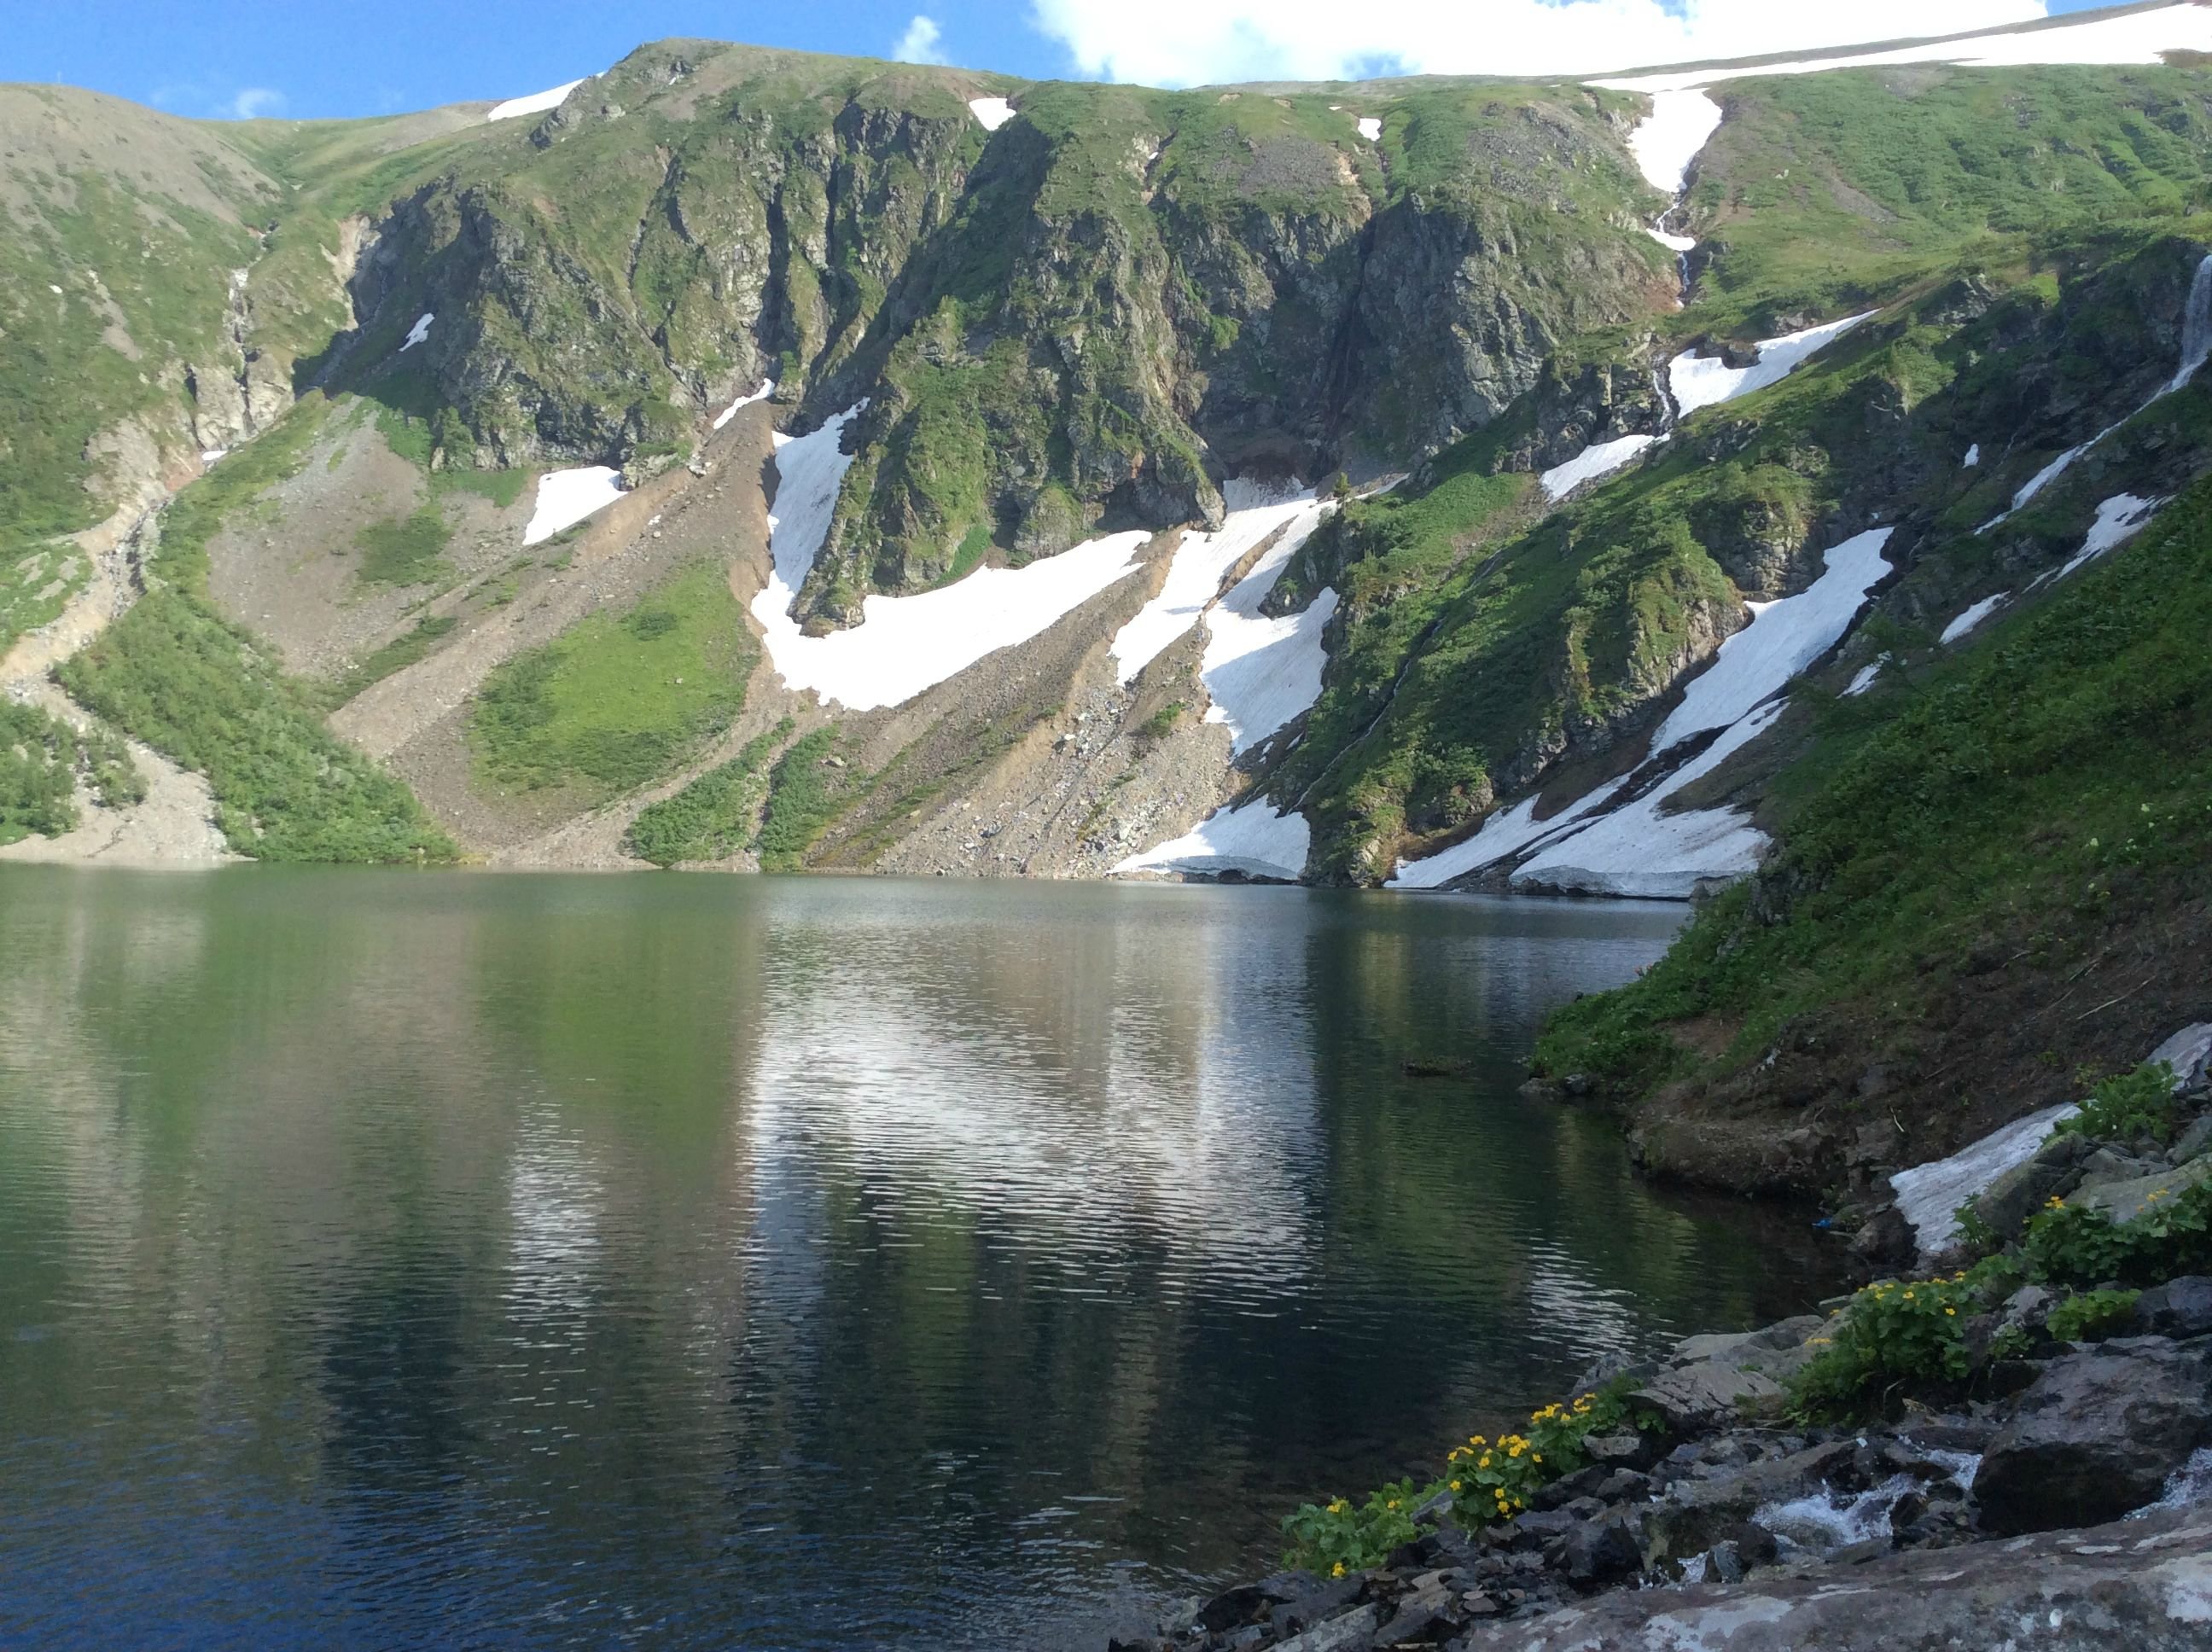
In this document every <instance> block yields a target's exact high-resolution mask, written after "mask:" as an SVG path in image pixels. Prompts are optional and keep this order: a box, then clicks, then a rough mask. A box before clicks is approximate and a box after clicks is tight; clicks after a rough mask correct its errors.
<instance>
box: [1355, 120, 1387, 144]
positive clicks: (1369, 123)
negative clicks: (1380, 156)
mask: <svg viewBox="0 0 2212 1652" xmlns="http://www.w3.org/2000/svg"><path fill="white" fill-rule="evenodd" d="M1359 135H1360V137H1364V138H1365V139H1366V140H1367V141H1368V142H1369V143H1381V142H1382V141H1383V123H1382V122H1381V121H1379V120H1377V119H1376V118H1375V117H1373V116H1372V115H1364V116H1362V117H1361V118H1360V121H1359Z"/></svg>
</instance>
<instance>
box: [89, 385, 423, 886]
mask: <svg viewBox="0 0 2212 1652" xmlns="http://www.w3.org/2000/svg"><path fill="white" fill-rule="evenodd" d="M324 410H325V404H323V403H322V402H321V401H320V400H319V399H317V400H314V401H311V402H307V403H302V404H301V406H300V407H299V408H298V409H296V410H295V411H294V412H293V414H292V415H291V416H289V417H288V418H287V419H286V420H285V421H284V422H283V423H282V424H280V425H279V426H278V427H277V428H275V429H274V430H271V431H270V432H269V433H267V434H265V435H264V436H263V437H262V438H261V439H260V440H258V441H256V442H254V443H253V444H252V446H248V447H246V448H245V449H243V450H241V451H240V452H237V453H235V454H233V455H232V456H231V457H230V458H229V459H226V460H225V461H224V462H223V463H222V465H218V466H217V467H216V469H215V470H214V471H210V473H209V474H208V475H207V476H205V477H202V478H201V479H200V480H199V481H197V482H196V483H193V484H192V485H191V487H189V488H187V489H185V490H184V492H182V493H181V494H179V495H177V497H176V499H175V500H174V501H172V503H171V504H170V506H169V508H168V509H167V511H166V512H165V513H163V515H162V518H161V550H160V551H159V553H158V555H157V556H155V559H154V562H153V566H152V568H151V569H150V570H149V578H150V582H151V583H152V588H151V589H149V591H148V592H147V593H146V594H145V595H144V596H143V597H142V598H139V600H138V602H137V604H135V605H134V606H133V607H132V608H131V610H130V611H129V612H128V613H126V614H125V615H124V616H123V617H122V618H121V619H119V620H118V621H117V622H116V623H114V624H113V625H112V626H110V627H109V628H108V629H107V630H106V632H105V633H103V634H102V635H100V638H99V639H98V640H97V641H94V643H93V644H92V645H91V646H90V647H88V648H86V649H85V650H84V651H83V652H82V653H79V654H78V655H77V656H76V658H75V659H71V660H70V661H69V662H68V663H67V664H66V665H64V666H63V667H62V668H61V670H60V671H58V672H57V673H56V676H57V677H58V679H59V681H60V682H61V683H62V685H63V686H64V688H66V689H69V691H70V693H71V694H72V695H76V698H77V699H78V700H79V701H81V702H82V703H83V704H84V705H86V706H88V707H89V708H91V709H93V710H94V711H95V712H97V713H99V714H100V715H101V716H102V717H104V718H106V720H108V721H110V722H111V723H113V724H114V725H115V726H117V727H118V728H121V729H124V730H125V731H126V732H129V733H131V735H133V736H135V737H136V738H138V739H141V740H143V741H144V742H145V743H146V744H148V745H149V746H152V747H153V748H154V749H155V750H157V751H160V752H161V753H163V754H164V755H165V756H168V757H171V758H173V760H175V761H176V762H179V763H181V764H182V765H184V766H185V768H191V769H197V771H199V772H200V773H201V774H205V775H206V776H207V779H208V783H209V785H210V787H212V789H213V791H214V793H215V799H216V821H217V823H218V824H219V825H220V826H221V827H222V832H223V835H224V836H225V837H226V838H227V839H228V841H229V842H230V846H231V847H232V848H234V849H235V850H237V851H238V852H239V853H241V854H246V855H252V856H254V857H256V858H258V859H264V860H325V861H418V860H447V859H453V856H454V854H455V853H456V851H455V848H454V846H453V841H452V840H451V839H449V838H448V837H447V835H445V833H443V832H442V831H441V830H440V829H438V828H437V827H436V826H435V824H433V823H431V821H430V820H429V818H428V816H426V815H425V814H424V813H423V811H422V805H420V804H419V803H417V802H416V799H415V797H414V794H413V793H410V791H409V790H408V789H407V787H405V786H404V785H403V784H402V783H401V782H400V781H398V780H395V779H394V778H392V776H391V775H390V774H386V772H385V771H384V770H383V769H381V768H379V767H378V766H377V765H376V764H375V763H374V762H372V761H370V760H369V759H368V757H366V756H362V754H361V753H360V752H358V751H356V750H354V749H353V748H352V747H351V746H349V745H347V744H344V743H343V742H342V741H340V740H338V739H337V738H334V737H333V736H332V735H331V733H330V732H329V731H328V730H327V729H325V727H324V726H323V723H322V718H321V709H322V707H321V700H320V697H319V695H318V694H317V693H316V691H315V690H313V689H311V688H309V687H308V686H307V685H305V684H302V683H298V682H295V681H294V680H293V679H291V678H289V677H287V676H286V675H285V674H284V672H283V670H282V669H281V667H280V666H279V665H278V664H277V662H276V659H274V657H272V656H271V655H270V653H268V652H267V650H265V649H264V647H262V646H261V644H260V643H259V642H258V641H256V640H255V639H254V637H253V636H252V635H251V634H250V633H248V632H246V631H245V630H243V629H240V628H239V627H237V626H234V625H233V624H231V623H229V622H228V620H226V619H224V618H223V617H222V615H221V614H219V613H218V612H217V611H216V608H215V605H214V604H213V603H212V602H211V601H210V599H209V598H208V596H207V570H208V559H207V547H208V543H209V541H210V539H211V538H213V537H214V535H215V534H216V531H218V530H219V529H220V528H221V527H222V524H223V522H224V520H225V519H226V518H228V516H229V515H231V514H232V513H234V512H239V511H243V510H245V509H247V508H250V507H251V505H252V501H253V500H254V499H255V498H256V497H257V496H258V495H259V494H260V493H261V492H262V490H263V489H266V488H268V487H270V486H271V485H273V484H274V483H276V482H279V481H281V480H283V478H284V477H288V476H290V475H292V474H294V473H295V472H296V471H298V469H299V468H300V466H301V465H302V464H304V463H305V462H306V458H307V450H308V448H309V447H310V446H312V444H313V440H314V438H315V436H316V434H318V432H319V429H320V428H321V423H322V419H323V416H324Z"/></svg>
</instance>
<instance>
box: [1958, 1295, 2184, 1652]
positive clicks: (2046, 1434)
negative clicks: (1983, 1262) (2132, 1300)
mask: <svg viewBox="0 0 2212 1652" xmlns="http://www.w3.org/2000/svg"><path fill="white" fill-rule="evenodd" d="M2208 1438H2212V1361H2208V1359H2207V1357H2206V1355H2205V1351H2203V1349H2202V1348H2199V1347H2195V1346H2185V1345H2180V1344H2177V1343H2174V1342H2171V1341H2168V1340H2167V1339H2166V1338H2164V1337H2134V1338H2130V1339H2125V1340H2121V1341H2114V1342H2107V1343H2105V1344H2103V1345H2101V1346H2099V1347H2095V1348H2091V1349H2087V1350H2085V1351H2082V1352H2081V1353H2077V1354H2071V1355H2069V1356H2068V1357H2065V1358H2063V1359H2057V1360H2053V1361H2052V1362H2051V1364H2049V1365H2047V1366H2045V1368H2044V1370H2043V1374H2042V1375H2041V1376H2039V1377H2037V1378H2036V1380H2035V1382H2034V1384H2033V1386H2032V1387H2030V1388H2028V1390H2027V1393H2025V1394H2021V1397H2020V1400H2019V1401H2018V1403H2017V1405H2016V1406H2015V1409H2014V1412H2013V1415H2012V1419H2011V1421H2009V1422H2008V1423H2007V1424H2005V1425H2004V1427H2003V1428H2002V1429H2001V1430H1998V1432H1997V1436H1996V1438H1995V1439H1993V1440H1991V1441H1990V1448H1989V1450H1988V1451H1987V1452H1986V1453H1984V1455H1983V1457H1982V1463H1981V1467H1980V1469H1979V1471H1978V1473H1976V1474H1975V1476H1974V1499H1975V1501H1976V1502H1977V1503H1979V1504H1980V1506H1981V1511H1982V1525H1983V1526H1984V1528H1985V1529H1987V1530H1989V1531H1992V1532H1996V1533H1999V1534H2010V1533H2018V1532H2045V1531H2052V1530H2055V1529H2057V1528H2058V1527H2063V1526H2080V1525H2086V1524H2093V1523H2094V1522H2097V1521H2107V1520H2115V1519H2118V1517H2119V1516H2120V1515H2124V1514H2126V1513H2127V1512H2128V1511H2129V1510H2130V1509H2140V1508H2142V1506H2143V1505H2144V1504H2145V1503H2150V1502H2152V1501H2153V1500H2154V1499H2155V1498H2156V1497H2158V1495H2159V1493H2160V1490H2161V1489H2162V1488H2163V1487H2164V1486H2165V1485H2166V1479H2167V1477H2168V1476H2169V1475H2171V1474H2172V1473H2173V1472H2174V1470H2176V1469H2178V1468H2179V1467H2181V1466H2182V1464H2183V1463H2185V1462H2186V1461H2188V1460H2189V1455H2190V1454H2191V1452H2193V1451H2194V1450H2196V1449H2197V1447H2198V1446H2200V1445H2203V1443H2204V1442H2205V1441H2206V1440H2207V1439H2208ZM2208 1609H2212V1608H2208Z"/></svg>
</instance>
